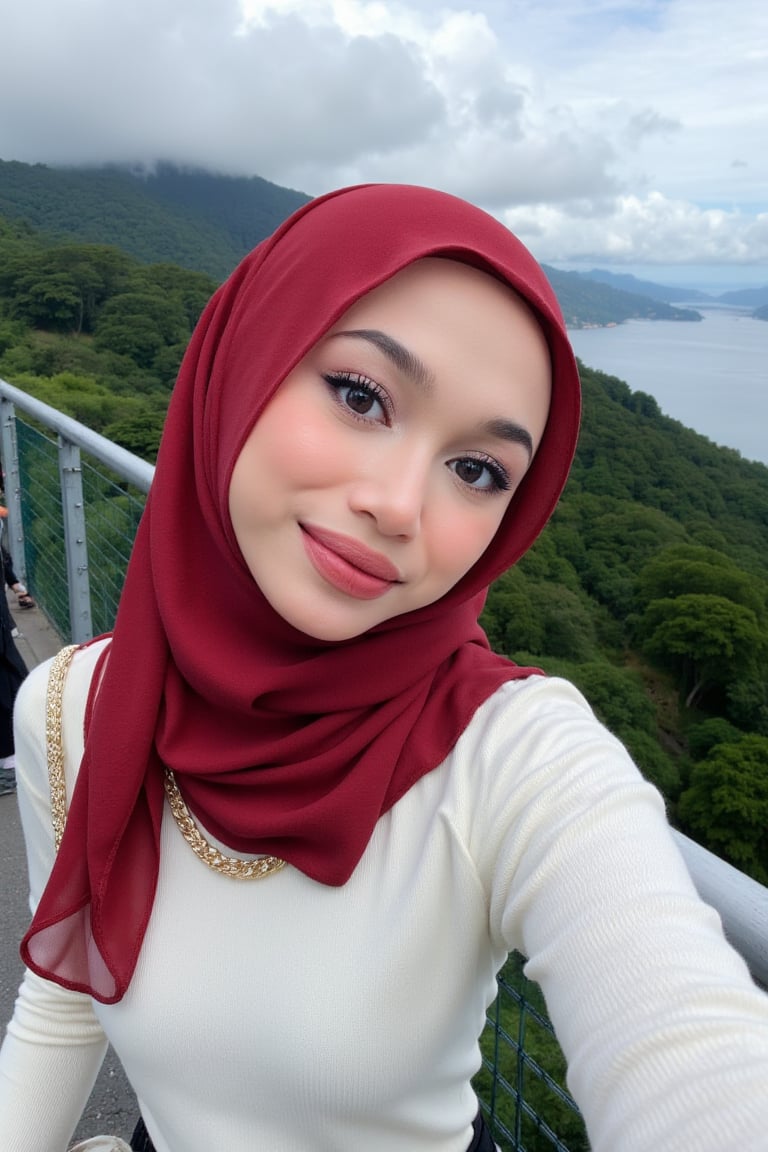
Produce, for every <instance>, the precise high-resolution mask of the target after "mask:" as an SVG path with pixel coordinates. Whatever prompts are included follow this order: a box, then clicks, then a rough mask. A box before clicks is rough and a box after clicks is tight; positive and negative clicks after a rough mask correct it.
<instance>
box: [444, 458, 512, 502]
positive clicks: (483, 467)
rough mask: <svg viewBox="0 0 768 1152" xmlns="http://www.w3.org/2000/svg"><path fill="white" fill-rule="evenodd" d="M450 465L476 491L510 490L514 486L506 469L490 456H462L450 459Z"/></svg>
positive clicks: (455, 473) (463, 481)
mask: <svg viewBox="0 0 768 1152" xmlns="http://www.w3.org/2000/svg"><path fill="white" fill-rule="evenodd" d="M448 467H449V468H450V469H451V471H452V472H453V473H454V475H456V476H457V477H458V478H459V480H461V481H462V483H464V484H466V485H467V486H468V487H469V488H473V489H474V490H475V491H476V492H488V493H493V492H508V491H509V489H510V488H511V487H512V484H511V481H510V479H509V476H508V475H507V472H506V470H505V469H504V468H502V466H501V464H499V462H498V461H497V460H493V459H491V457H490V456H461V457H459V458H458V459H457V460H449V461H448Z"/></svg>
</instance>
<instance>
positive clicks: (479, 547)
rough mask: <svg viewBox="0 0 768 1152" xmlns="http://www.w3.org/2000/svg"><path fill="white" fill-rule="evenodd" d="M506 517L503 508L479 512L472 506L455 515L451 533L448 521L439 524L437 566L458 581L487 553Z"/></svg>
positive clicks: (434, 554) (435, 549)
mask: <svg viewBox="0 0 768 1152" xmlns="http://www.w3.org/2000/svg"><path fill="white" fill-rule="evenodd" d="M502 518H503V513H502V512H501V511H496V510H493V511H492V512H491V511H489V512H488V513H487V514H485V515H478V514H477V511H476V510H472V509H470V510H469V511H468V513H467V514H466V515H464V516H460V517H454V519H453V523H452V524H451V530H450V532H446V531H445V521H443V522H442V524H440V523H438V524H437V525H436V530H435V531H434V532H433V547H432V550H431V551H432V560H433V564H434V567H435V569H436V570H437V571H439V572H440V574H441V575H443V576H444V577H446V578H449V579H451V581H452V583H454V584H455V583H457V582H458V581H459V580H460V579H461V577H462V576H464V574H465V573H466V572H468V571H469V570H470V568H471V567H472V566H473V564H476V563H477V561H478V560H479V559H480V557H481V556H482V555H483V553H484V552H485V550H486V549H487V547H488V545H489V544H490V543H491V541H492V540H493V538H494V536H495V535H496V532H497V530H498V527H499V525H500V523H501V520H502Z"/></svg>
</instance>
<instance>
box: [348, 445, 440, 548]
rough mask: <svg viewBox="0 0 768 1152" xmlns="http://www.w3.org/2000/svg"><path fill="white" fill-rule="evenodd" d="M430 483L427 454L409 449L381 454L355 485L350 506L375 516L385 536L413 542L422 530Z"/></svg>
mask: <svg viewBox="0 0 768 1152" xmlns="http://www.w3.org/2000/svg"><path fill="white" fill-rule="evenodd" d="M428 483H429V462H428V460H427V459H426V454H421V453H419V452H418V451H414V450H412V449H407V448H401V449H400V450H397V449H395V450H388V451H385V452H377V453H375V454H372V455H370V456H369V457H368V458H367V461H366V467H365V469H364V472H363V474H362V475H360V476H358V477H357V478H356V480H355V482H354V483H353V484H352V486H351V488H350V493H349V506H350V508H351V509H352V511H353V512H355V513H357V514H358V515H363V516H370V517H372V518H373V519H374V520H375V521H376V526H377V528H378V530H379V532H381V533H382V535H384V536H401V537H404V538H406V539H410V538H412V537H414V536H416V535H418V532H419V529H420V527H421V518H422V514H423V511H424V504H425V500H426V497H427V487H428Z"/></svg>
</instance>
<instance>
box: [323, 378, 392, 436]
mask: <svg viewBox="0 0 768 1152" xmlns="http://www.w3.org/2000/svg"><path fill="white" fill-rule="evenodd" d="M323 379H324V380H325V382H326V384H328V386H329V387H330V388H331V390H332V392H333V394H334V399H335V400H336V402H337V403H338V404H340V405H341V407H342V408H344V409H346V410H347V411H349V412H350V413H352V415H353V416H357V417H359V418H360V419H362V420H366V421H373V422H374V423H376V422H378V423H386V422H387V421H388V420H389V415H390V409H391V404H390V402H389V397H388V396H387V394H386V392H385V391H384V389H383V388H380V387H379V385H378V384H377V383H376V382H375V381H374V380H370V379H368V377H366V376H361V375H359V374H358V373H357V372H328V373H326V374H325V375H324V376H323Z"/></svg>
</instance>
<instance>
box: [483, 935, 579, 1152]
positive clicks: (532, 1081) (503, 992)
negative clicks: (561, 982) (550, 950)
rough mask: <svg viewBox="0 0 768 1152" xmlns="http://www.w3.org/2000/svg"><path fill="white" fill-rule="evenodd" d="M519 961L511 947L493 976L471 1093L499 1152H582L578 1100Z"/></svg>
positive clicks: (537, 990)
mask: <svg viewBox="0 0 768 1152" xmlns="http://www.w3.org/2000/svg"><path fill="white" fill-rule="evenodd" d="M524 963H525V961H524V958H523V957H522V956H520V955H519V954H518V953H513V954H512V955H511V956H510V957H509V959H508V961H507V963H506V965H505V966H504V968H503V969H502V971H501V972H500V974H499V978H498V995H497V997H496V1000H495V1001H494V1004H493V1006H492V1007H491V1010H490V1011H489V1013H488V1017H487V1024H486V1028H485V1031H484V1033H483V1036H482V1038H481V1042H480V1043H481V1050H482V1058H483V1066H482V1068H481V1070H480V1072H479V1073H478V1075H477V1076H476V1077H475V1085H474V1086H475V1091H476V1092H477V1095H478V1099H479V1100H480V1104H481V1107H482V1109H483V1111H484V1112H485V1116H486V1120H487V1121H488V1124H489V1125H490V1128H491V1133H492V1135H493V1138H494V1140H495V1141H496V1143H497V1144H498V1146H499V1148H501V1149H502V1152H589V1143H588V1141H587V1136H586V1131H585V1128H584V1122H583V1120H582V1118H581V1114H580V1113H579V1110H578V1106H577V1104H576V1102H575V1100H574V1099H573V1097H572V1096H571V1095H570V1094H569V1092H568V1091H567V1090H566V1088H565V1087H564V1082H565V1057H564V1056H563V1054H562V1051H561V1050H560V1046H559V1044H558V1042H557V1040H556V1038H555V1033H554V1029H553V1027H552V1024H551V1023H550V1021H549V1018H548V1016H547V1012H546V1008H545V1006H544V997H543V995H542V993H541V989H540V988H539V986H538V985H537V984H534V983H533V982H532V981H530V980H528V979H527V978H526V976H525V974H524V972H523V964H524Z"/></svg>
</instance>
